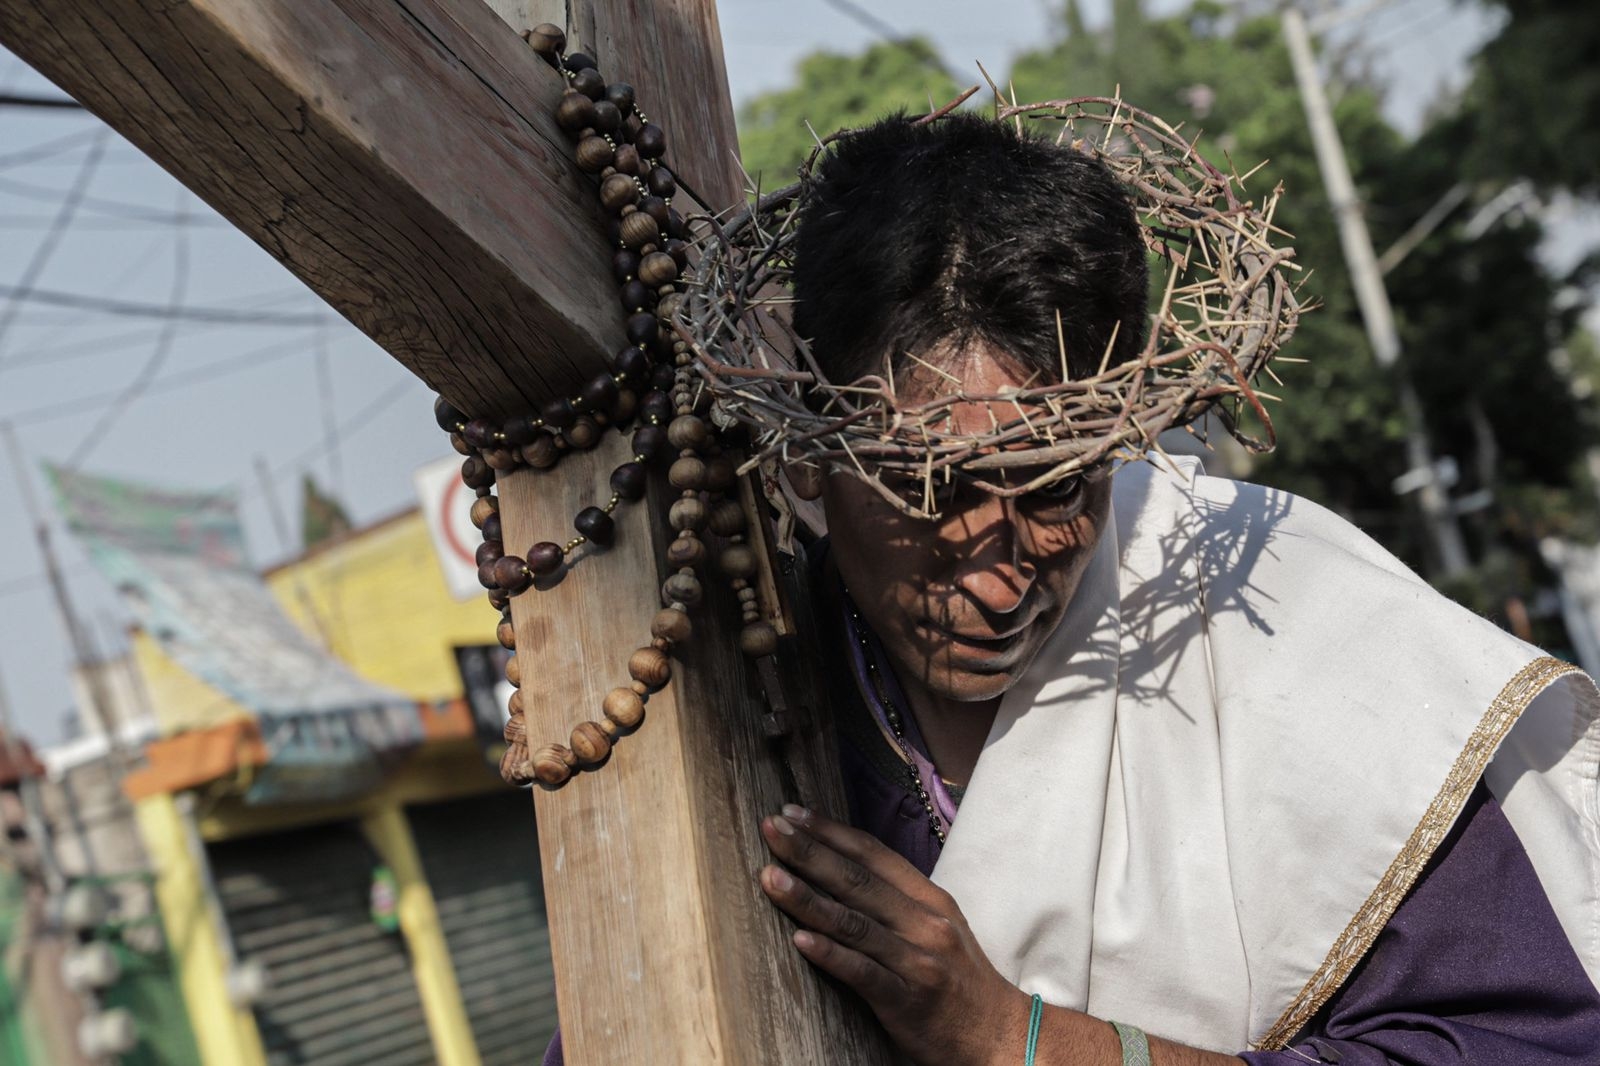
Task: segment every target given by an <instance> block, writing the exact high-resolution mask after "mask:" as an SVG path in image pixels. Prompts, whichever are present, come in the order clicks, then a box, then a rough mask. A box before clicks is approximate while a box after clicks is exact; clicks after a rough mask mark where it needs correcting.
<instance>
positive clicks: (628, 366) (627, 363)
mask: <svg viewBox="0 0 1600 1066" xmlns="http://www.w3.org/2000/svg"><path fill="white" fill-rule="evenodd" d="M611 369H612V371H613V372H615V373H616V374H617V375H619V376H620V377H622V378H625V379H626V380H628V381H629V382H632V383H633V384H643V383H644V381H645V379H646V378H648V377H649V376H650V357H649V356H648V355H646V354H644V349H643V348H639V347H629V348H624V349H622V351H620V352H618V353H617V354H616V357H615V358H614V359H612V360H611Z"/></svg>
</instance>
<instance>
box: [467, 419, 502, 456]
mask: <svg viewBox="0 0 1600 1066" xmlns="http://www.w3.org/2000/svg"><path fill="white" fill-rule="evenodd" d="M494 434H495V427H494V423H493V422H490V421H489V420H488V419H487V418H474V419H473V420H472V421H471V422H468V423H467V424H466V425H464V426H462V427H461V435H462V436H463V437H465V438H466V439H467V443H468V444H470V445H472V446H473V447H474V448H479V449H482V448H491V447H493V446H494Z"/></svg>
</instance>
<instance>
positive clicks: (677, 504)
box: [667, 496, 706, 532]
mask: <svg viewBox="0 0 1600 1066" xmlns="http://www.w3.org/2000/svg"><path fill="white" fill-rule="evenodd" d="M667 521H668V522H669V523H671V525H672V528H673V529H676V530H678V531H679V532H682V531H683V530H685V529H692V530H695V531H696V532H698V531H699V530H701V529H703V528H705V524H706V505H705V504H703V503H701V502H700V501H699V500H697V499H695V498H694V497H693V496H685V497H683V498H682V499H681V500H675V501H673V504H672V507H671V509H669V510H668V511H667Z"/></svg>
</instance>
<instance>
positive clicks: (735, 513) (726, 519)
mask: <svg viewBox="0 0 1600 1066" xmlns="http://www.w3.org/2000/svg"><path fill="white" fill-rule="evenodd" d="M744 523H745V517H744V508H743V507H740V506H739V504H738V502H737V501H736V500H718V501H717V502H716V503H714V504H712V505H711V516H710V518H709V519H708V520H707V523H706V524H707V526H708V527H709V528H710V530H711V532H713V533H715V534H716V535H717V536H719V537H733V536H737V535H738V534H740V533H743V532H744Z"/></svg>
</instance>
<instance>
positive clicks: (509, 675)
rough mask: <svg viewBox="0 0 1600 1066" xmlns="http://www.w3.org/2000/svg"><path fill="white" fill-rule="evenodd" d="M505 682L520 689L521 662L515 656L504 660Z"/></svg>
mask: <svg viewBox="0 0 1600 1066" xmlns="http://www.w3.org/2000/svg"><path fill="white" fill-rule="evenodd" d="M506 680H507V681H509V682H511V683H512V684H513V685H516V686H517V687H518V688H521V687H522V660H521V659H519V658H517V657H516V656H515V655H513V656H512V657H511V658H509V659H507V660H506Z"/></svg>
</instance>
